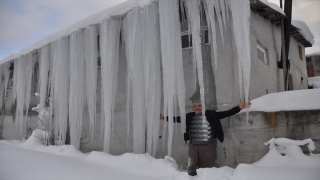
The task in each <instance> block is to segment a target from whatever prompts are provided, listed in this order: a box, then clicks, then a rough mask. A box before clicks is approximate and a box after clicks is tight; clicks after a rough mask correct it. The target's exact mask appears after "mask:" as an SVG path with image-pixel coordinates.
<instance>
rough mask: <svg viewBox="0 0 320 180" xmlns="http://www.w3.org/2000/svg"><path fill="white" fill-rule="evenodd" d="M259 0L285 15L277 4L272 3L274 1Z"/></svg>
mask: <svg viewBox="0 0 320 180" xmlns="http://www.w3.org/2000/svg"><path fill="white" fill-rule="evenodd" d="M259 1H260V2H262V3H263V4H265V5H267V6H269V7H270V8H272V9H274V10H276V11H277V12H279V13H281V14H283V15H286V14H285V13H284V11H283V9H281V8H280V7H279V6H278V5H276V4H274V3H270V2H268V0H259Z"/></svg>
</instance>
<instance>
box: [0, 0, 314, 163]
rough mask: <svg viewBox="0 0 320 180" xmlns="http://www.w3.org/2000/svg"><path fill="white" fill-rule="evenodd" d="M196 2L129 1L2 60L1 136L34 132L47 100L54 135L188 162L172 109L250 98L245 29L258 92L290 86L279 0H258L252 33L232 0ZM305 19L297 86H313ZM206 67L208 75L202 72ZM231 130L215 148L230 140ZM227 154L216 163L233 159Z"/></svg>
mask: <svg viewBox="0 0 320 180" xmlns="http://www.w3.org/2000/svg"><path fill="white" fill-rule="evenodd" d="M179 2H180V3H179ZM183 2H184V3H185V4H184V5H182V4H181V3H183ZM186 2H189V4H188V3H186ZM194 2H195V1H189V0H187V1H165V0H159V1H157V0H155V1H143V0H131V1H127V2H125V3H123V4H120V5H117V6H115V7H113V8H110V9H107V10H105V11H102V12H100V13H98V14H95V15H93V16H90V17H88V18H86V19H84V20H83V21H81V22H79V23H77V24H75V25H72V26H70V27H69V28H67V29H64V30H62V31H60V32H58V33H56V34H53V35H51V36H49V37H48V38H46V39H44V40H42V41H40V42H38V43H36V44H35V45H33V46H32V47H29V48H26V49H24V50H23V51H21V52H20V53H17V54H13V55H11V56H9V57H7V58H6V59H5V60H4V62H2V64H1V91H0V92H1V95H2V96H3V98H1V101H0V102H1V103H0V104H1V105H2V108H1V109H2V118H1V131H0V137H1V138H3V139H21V138H24V137H26V136H27V135H28V134H29V131H30V130H32V128H36V126H37V121H38V120H37V119H38V117H37V115H38V113H36V112H34V111H32V110H31V108H32V107H36V106H37V104H39V108H40V109H41V108H44V107H50V109H49V110H48V112H49V116H48V117H49V119H48V120H49V121H50V122H51V123H52V126H50V127H49V128H48V129H51V128H52V129H53V130H52V132H53V134H54V140H53V142H54V143H55V144H64V143H68V141H70V140H71V144H73V145H75V146H76V147H77V148H80V149H81V150H83V151H92V150H104V151H106V152H109V153H112V154H116V155H117V154H123V153H125V152H134V153H146V152H148V153H150V154H152V155H153V156H156V157H163V156H164V155H167V154H169V155H171V156H172V157H173V158H174V159H176V160H177V162H178V164H181V165H184V167H185V165H186V163H187V159H186V157H187V147H186V146H185V145H184V142H183V140H182V133H183V132H184V130H183V128H184V126H183V123H182V124H181V125H182V127H181V128H180V124H178V123H173V121H172V120H171V116H173V115H179V114H184V112H189V111H192V103H191V101H190V100H189V99H190V98H191V97H192V95H193V94H194V93H195V92H197V91H198V90H199V89H200V91H201V90H203V91H204V94H205V96H206V102H205V105H206V107H207V108H214V109H217V110H225V109H228V108H231V107H233V106H236V105H237V104H238V103H239V100H240V98H242V97H244V95H243V94H244V93H242V92H245V90H246V89H245V88H244V87H243V86H242V83H239V81H242V77H241V76H240V74H241V73H239V68H238V63H239V61H240V60H239V58H238V56H237V52H238V51H239V49H240V47H241V46H239V44H237V42H236V41H237V40H236V38H235V37H236V36H237V34H238V33H237V32H238V31H240V30H242V32H245V33H244V34H243V36H245V34H246V33H247V34H248V35H249V36H248V38H247V39H244V40H248V41H249V42H250V44H251V47H250V48H247V49H249V52H250V54H249V57H251V64H250V67H251V68H250V69H251V73H250V74H249V77H250V87H249V97H250V99H254V98H257V97H260V96H262V95H264V94H267V93H272V92H280V91H284V89H285V88H284V87H285V85H284V76H283V74H284V73H283V70H282V69H280V68H279V67H278V61H280V55H281V43H282V42H281V39H282V38H281V28H280V22H281V19H282V18H284V17H285V15H284V13H283V11H282V10H281V9H280V8H279V7H278V8H276V7H274V6H273V5H270V4H268V5H267V4H264V3H263V2H264V1H263V2H262V1H258V0H257V1H250V2H251V4H250V8H251V14H250V27H248V28H249V29H250V33H249V29H244V30H246V31H243V29H237V28H235V26H236V25H237V22H236V21H235V19H233V18H235V17H234V16H232V13H235V12H234V11H232V8H231V6H232V2H229V1H225V4H220V5H216V6H214V7H215V8H216V11H217V12H219V13H217V14H216V15H214V16H213V14H214V12H213V11H211V15H210V13H209V12H210V8H206V7H207V4H206V3H208V2H210V1H203V2H206V3H204V6H203V7H202V8H203V9H204V10H205V11H203V13H207V14H200V12H197V9H198V8H196V9H192V8H194V7H196V6H197V3H196V4H194ZM201 6H202V5H201ZM229 6H230V8H228V7H229ZM248 6H249V3H248ZM212 9H213V7H212ZM248 11H249V10H248ZM212 12H213V14H212ZM188 17H189V18H188ZM190 17H192V18H190ZM193 18H194V19H193ZM190 19H193V20H190ZM207 19H210V23H208V22H209V21H207ZM188 20H190V21H191V22H190V21H188ZM188 22H189V23H188ZM212 22H213V23H212ZM209 24H210V25H209ZM213 24H214V25H215V27H216V34H215V35H216V39H214V38H212V37H213V34H212V32H213V31H212V29H213ZM180 27H181V28H180ZM188 27H191V29H188ZM299 28H300V27H295V26H294V25H292V34H291V45H290V54H289V57H290V58H289V59H290V62H291V66H290V71H289V74H290V75H289V87H290V89H294V90H297V89H307V88H308V85H307V71H306V69H307V68H306V59H305V50H304V49H305V47H310V46H311V44H312V42H311V40H309V39H306V38H305V37H304V36H302V34H301V33H300V32H299ZM197 33H198V34H197ZM192 34H193V36H192ZM194 34H197V35H198V36H196V35H194ZM200 37H201V38H200ZM191 40H192V42H191ZM214 47H216V50H214ZM246 47H247V46H246ZM196 48H197V49H196ZM195 49H196V50H195ZM199 52H200V53H199ZM199 57H201V58H199ZM214 57H216V58H214ZM195 59H197V61H195ZM212 59H213V61H212ZM215 60H217V63H216V64H215V63H214V61H215ZM199 64H202V66H201V65H199ZM196 65H197V67H196ZM250 69H249V70H250ZM201 71H202V72H203V79H202V80H201V78H199V77H200V76H197V75H199V74H197V73H200V72H201ZM240 71H242V69H241V70H240ZM243 73H247V72H243ZM182 75H183V76H182ZM239 76H240V78H239ZM198 82H199V83H198ZM201 83H203V84H204V86H203V87H202V86H201ZM245 83H247V84H248V82H245V81H244V84H245ZM198 84H200V86H199V85H198ZM239 84H241V85H239ZM35 92H39V93H40V97H39V98H38V97H35V96H34V94H35ZM39 99H40V102H39ZM127 110H128V111H127ZM160 112H164V114H165V115H169V116H170V118H169V122H168V123H166V122H160V121H159V119H158V116H159V113H160ZM166 128H168V129H166ZM224 128H226V129H225V130H226V131H228V127H227V126H224ZM163 132H164V133H163ZM163 135H165V136H163ZM227 137H228V138H231V137H230V136H227ZM228 138H226V141H227V142H225V144H226V145H223V144H218V145H217V149H223V148H222V147H223V146H228V144H229V145H230V143H231V142H230V141H229V142H228ZM162 146H163V148H162ZM228 147H229V146H228ZM222 157H223V156H222ZM219 158H220V157H218V160H217V162H218V163H217V164H218V165H224V164H225V165H230V164H231V165H230V166H232V165H233V163H234V162H233V160H232V159H231V160H228V161H225V162H224V163H223V162H221V159H219Z"/></svg>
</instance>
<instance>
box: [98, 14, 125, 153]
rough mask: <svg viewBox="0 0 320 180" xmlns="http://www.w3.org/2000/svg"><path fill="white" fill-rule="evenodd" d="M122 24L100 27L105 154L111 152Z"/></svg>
mask: <svg viewBox="0 0 320 180" xmlns="http://www.w3.org/2000/svg"><path fill="white" fill-rule="evenodd" d="M120 23H121V21H120V20H119V19H106V20H104V21H103V22H102V23H101V27H100V39H101V50H100V52H101V83H102V92H103V100H102V103H103V108H104V109H103V111H104V118H105V121H104V146H103V150H104V151H105V152H110V140H111V136H112V124H113V120H114V108H115V107H114V106H115V96H116V95H117V91H116V85H117V83H118V82H117V76H118V63H119V50H120V47H119V43H120V25H121V24H120Z"/></svg>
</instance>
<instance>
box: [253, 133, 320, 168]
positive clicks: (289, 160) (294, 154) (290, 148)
mask: <svg viewBox="0 0 320 180" xmlns="http://www.w3.org/2000/svg"><path fill="white" fill-rule="evenodd" d="M265 145H269V148H270V150H269V152H268V153H267V154H266V155H265V156H264V157H263V158H262V159H260V160H259V161H257V162H255V163H253V165H255V166H259V167H286V168H289V167H290V168H318V169H320V158H319V157H313V156H307V155H305V154H304V153H303V152H302V149H301V148H300V147H299V146H303V145H307V146H308V148H309V150H310V153H311V151H314V150H315V149H316V147H315V145H314V142H313V141H312V140H311V139H305V140H302V141H299V140H291V139H287V138H277V139H275V138H272V139H270V140H269V141H268V142H267V143H265Z"/></svg>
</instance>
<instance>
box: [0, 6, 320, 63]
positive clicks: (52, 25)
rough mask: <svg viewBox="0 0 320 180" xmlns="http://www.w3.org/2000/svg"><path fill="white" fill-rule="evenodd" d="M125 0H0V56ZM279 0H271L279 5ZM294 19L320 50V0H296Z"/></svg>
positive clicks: (308, 49) (22, 47)
mask: <svg viewBox="0 0 320 180" xmlns="http://www.w3.org/2000/svg"><path fill="white" fill-rule="evenodd" d="M124 1H125V0H0V59H3V58H5V57H6V56H8V55H10V54H13V53H16V52H19V51H20V50H22V49H24V48H26V47H28V46H31V45H33V44H34V43H36V42H37V41H39V40H41V39H43V38H45V37H46V36H48V35H50V34H53V33H55V32H57V31H59V30H61V29H63V28H66V27H68V26H70V25H72V24H73V23H75V22H77V21H79V20H82V19H83V18H85V17H87V16H89V15H91V14H94V13H96V12H99V11H101V10H104V9H106V8H108V7H112V6H114V5H116V4H119V3H121V2H124ZM279 1H280V0H269V2H273V3H275V4H278V5H279ZM292 16H293V19H296V20H302V21H304V22H306V23H307V25H308V26H309V28H310V29H311V31H312V33H313V34H314V36H315V44H314V45H313V47H311V48H306V54H310V53H316V52H320V0H293V15H292Z"/></svg>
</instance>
